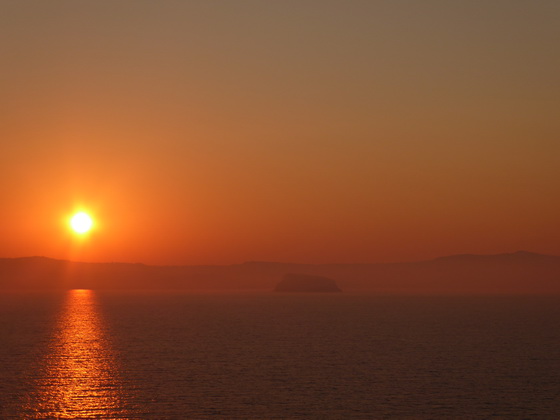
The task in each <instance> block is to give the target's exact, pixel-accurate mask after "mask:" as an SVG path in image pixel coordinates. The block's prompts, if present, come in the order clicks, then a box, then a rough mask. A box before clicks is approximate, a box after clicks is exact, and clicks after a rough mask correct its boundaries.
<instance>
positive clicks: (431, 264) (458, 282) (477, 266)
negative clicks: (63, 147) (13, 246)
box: [0, 251, 560, 294]
mask: <svg viewBox="0 0 560 420" xmlns="http://www.w3.org/2000/svg"><path fill="white" fill-rule="evenodd" d="M290 273H297V274H298V275H300V276H301V275H306V276H319V277H323V278H324V277H326V278H328V279H332V280H333V281H334V282H336V285H338V287H340V288H341V289H342V290H344V291H345V292H374V293H390V294H473V293H474V294H558V293H560V257H559V256H552V255H542V254H537V253H531V252H526V251H519V252H515V253H507V254H496V255H451V256H446V257H440V258H436V259H433V260H427V261H420V262H403V263H373V264H291V263H278V262H246V263H242V264H233V265H199V266H150V265H144V264H129V263H84V262H72V261H64V260H56V259H51V258H46V257H24V258H0V290H66V289H76V288H83V289H96V290H182V291H272V290H274V289H275V288H276V286H277V285H278V284H279V282H280V281H281V280H282V278H283V277H284V276H285V275H287V274H290Z"/></svg>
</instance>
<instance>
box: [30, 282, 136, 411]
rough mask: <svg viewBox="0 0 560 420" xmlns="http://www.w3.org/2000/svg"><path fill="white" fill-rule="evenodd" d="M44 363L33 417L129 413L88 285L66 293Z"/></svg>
mask: <svg viewBox="0 0 560 420" xmlns="http://www.w3.org/2000/svg"><path fill="white" fill-rule="evenodd" d="M44 367H45V373H44V375H40V376H41V380H40V384H39V387H38V390H39V392H38V395H37V398H34V401H31V405H32V406H33V408H34V409H33V410H32V411H33V412H34V413H35V415H36V416H40V417H36V418H111V419H114V418H127V417H128V416H127V415H126V413H125V412H124V410H123V408H122V406H123V404H122V402H123V401H122V397H123V396H122V395H121V387H120V383H119V380H118V375H117V369H116V366H115V361H114V358H113V355H112V354H111V352H110V347H109V346H108V343H107V340H106V337H105V334H104V330H103V325H102V322H101V319H100V316H99V313H98V309H97V303H96V299H95V293H94V292H93V291H92V290H82V289H77V290H70V291H69V292H68V294H67V296H66V300H65V303H64V307H63V309H62V312H61V315H60V318H59V321H58V332H57V335H56V336H55V338H54V340H53V347H52V349H51V352H50V355H49V356H48V358H47V360H46V361H45V365H44Z"/></svg>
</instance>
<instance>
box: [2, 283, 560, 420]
mask: <svg viewBox="0 0 560 420" xmlns="http://www.w3.org/2000/svg"><path fill="white" fill-rule="evenodd" d="M0 300H1V302H0V303H1V304H2V305H1V306H0V312H1V314H0V315H1V317H0V319H1V321H0V322H1V324H0V326H1V328H0V340H1V341H2V342H3V343H10V345H9V346H5V345H4V346H2V347H1V349H0V368H1V369H2V372H3V381H2V383H1V385H0V386H1V387H2V388H1V392H0V414H1V416H2V418H14V419H16V418H17V419H19V418H55V417H59V418H154V419H156V418H169V419H172V418H177V419H179V418H210V417H217V418H295V417H300V418H302V417H305V418H399V417H400V418H402V417H409V418H410V417H412V418H426V419H427V418H488V417H492V416H496V417H500V418H529V417H531V418H550V419H552V418H556V416H557V414H558V412H560V403H559V400H558V398H557V396H558V394H559V392H560V381H559V378H558V372H559V371H560V363H559V360H558V357H557V355H558V354H559V351H560V336H559V334H560V333H559V332H558V331H560V328H559V327H560V325H559V324H560V310H559V309H558V308H559V307H560V305H559V304H560V301H559V300H558V298H546V297H376V296H372V295H352V294H350V295H348V294H346V295H336V296H326V295H265V294H253V295H251V294H249V295H241V294H233V295H232V294H214V295H209V294H191V295H187V294H166V293H160V294H155V295H147V294H139V293H136V294H133V293H120V294H115V293H113V294H109V293H99V292H94V291H89V290H72V291H68V292H67V293H65V294H63V295H62V294H40V295H33V294H25V295H23V294H14V293H12V294H2V295H0Z"/></svg>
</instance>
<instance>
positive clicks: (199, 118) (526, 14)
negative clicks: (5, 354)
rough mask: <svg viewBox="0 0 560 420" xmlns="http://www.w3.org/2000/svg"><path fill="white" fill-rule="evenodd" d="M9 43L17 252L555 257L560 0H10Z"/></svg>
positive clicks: (3, 185) (8, 147)
mask: <svg viewBox="0 0 560 420" xmlns="http://www.w3.org/2000/svg"><path fill="white" fill-rule="evenodd" d="M0 57H1V60H2V67H1V75H2V77H1V79H0V92H1V94H0V141H1V143H0V145H1V148H0V177H1V178H0V200H1V207H0V256H4V257H16V256H28V255H45V256H49V257H55V258H72V259H78V260H83V261H129V262H137V261H138V262H145V263H152V264H167V263H173V264H203V263H219V264H228V263H236V262H242V261H246V260H268V261H271V260H274V261H293V262H312V263H321V262H377V261H404V260H418V259H424V258H431V257H436V256H440V255H445V254H452V253H499V252H509V251H515V250H518V249H526V250H531V251H537V252H544V253H552V254H560V223H559V222H558V220H559V219H558V217H559V215H560V194H559V193H560V169H559V166H560V165H559V163H560V1H558V0H408V1H406V0H384V1H382V0H380V1H376V0H338V1H334V0H314V1H311V0H293V1H292V0H278V1H272V0H270V1H263V0H253V1H248V0H238V1H234V0H221V1H220V0H213V1H208V0H199V1H194V0H192V1H190V0H174V1H171V0H157V1H156V0H151V1H147V0H106V1H103V0H91V1H86V0H81V1H76V0H72V1H70V0H68V1H60V0H49V1H44V0H37V1H26V0H12V1H8V0H0ZM78 208H82V209H87V210H88V211H90V212H91V214H92V215H93V216H94V217H95V218H96V221H97V229H96V230H95V231H94V232H93V233H92V234H91V235H90V236H89V237H88V238H86V239H84V240H80V241H79V240H77V239H76V238H75V237H73V236H72V234H70V233H69V231H68V228H67V227H66V226H65V223H66V219H67V218H68V216H69V215H70V214H71V213H72V211H74V210H75V209H78Z"/></svg>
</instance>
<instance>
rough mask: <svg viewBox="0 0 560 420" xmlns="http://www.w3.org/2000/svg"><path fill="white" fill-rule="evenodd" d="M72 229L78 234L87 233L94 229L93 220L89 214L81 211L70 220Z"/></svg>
mask: <svg viewBox="0 0 560 420" xmlns="http://www.w3.org/2000/svg"><path fill="white" fill-rule="evenodd" d="M70 227H71V228H72V230H73V231H74V232H76V233H79V234H83V233H87V232H89V231H90V230H91V228H92V227H93V219H92V218H91V217H90V215H89V214H87V213H85V212H83V211H81V212H79V213H76V214H75V215H74V216H72V218H71V219H70Z"/></svg>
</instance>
